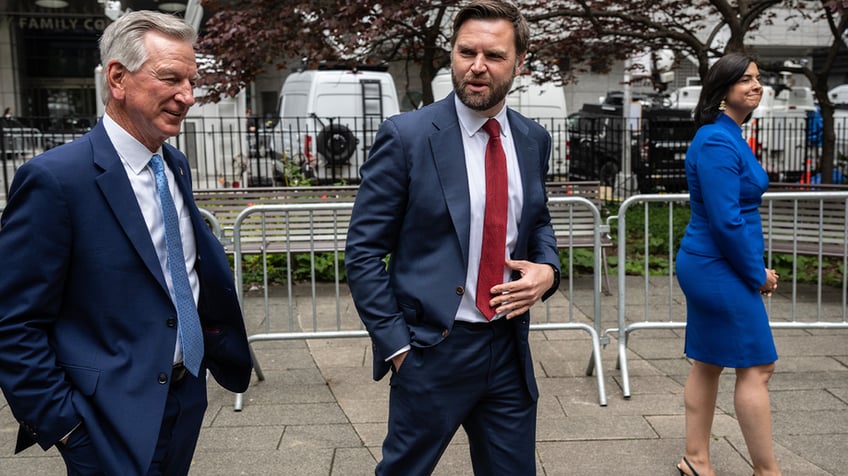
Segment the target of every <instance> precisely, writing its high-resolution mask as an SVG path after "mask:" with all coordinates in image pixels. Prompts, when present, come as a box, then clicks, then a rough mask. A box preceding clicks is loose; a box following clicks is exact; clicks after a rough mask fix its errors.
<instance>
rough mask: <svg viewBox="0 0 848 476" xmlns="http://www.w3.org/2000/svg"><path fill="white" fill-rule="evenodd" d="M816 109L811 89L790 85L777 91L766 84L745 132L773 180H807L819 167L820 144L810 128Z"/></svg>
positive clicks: (749, 142)
mask: <svg viewBox="0 0 848 476" xmlns="http://www.w3.org/2000/svg"><path fill="white" fill-rule="evenodd" d="M815 111H816V105H815V102H814V97H813V93H812V91H811V90H810V88H807V87H791V88H790V87H786V88H783V89H781V90H780V91H779V92H777V93H776V92H775V89H774V88H772V87H771V86H763V97H762V99H761V100H760V105H759V106H758V107H757V109H755V110H754V113H753V115H752V118H751V121H750V122H748V123H747V124H746V125H745V126H744V127H743V134H744V135H745V138H746V139H747V140H748V144H749V145H750V146H751V148H752V150H754V152H755V153H756V154H757V156H758V157H759V158H760V162H761V163H762V165H763V168H765V170H766V171H767V172H768V173H769V175H770V177H771V179H772V180H773V181H781V182H797V181H799V180H804V179H805V177H806V175H807V174H808V172H810V171H812V170H814V169H815V168H816V167H817V160H818V146H817V145H815V144H813V143H811V141H810V136H809V132H810V131H808V126H809V122H810V115H811V114H813V113H815Z"/></svg>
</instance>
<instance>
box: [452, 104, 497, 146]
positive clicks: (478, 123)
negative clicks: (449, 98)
mask: <svg viewBox="0 0 848 476" xmlns="http://www.w3.org/2000/svg"><path fill="white" fill-rule="evenodd" d="M453 101H454V104H455V105H456V116H457V118H458V119H459V125H460V126H461V127H462V130H463V132H465V135H466V136H468V137H471V136H473V135H474V134H476V133H477V131H479V130H480V128H481V127H483V124H485V123H486V121H488V120H489V118H488V117H485V116H481V115H480V113H478V112H477V111H475V110H473V109H471V108H470V107H468V106H466V105H465V104H463V103H462V101H460V100H459V96H457V95H456V94H454V96H453ZM494 119H495V120H497V121H498V124H500V125H501V135H504V131H505V130H506V129H507V127H508V122H507V119H506V104H504V106H503V107H502V108H501V110H500V111H498V113H497V114H495V117H494Z"/></svg>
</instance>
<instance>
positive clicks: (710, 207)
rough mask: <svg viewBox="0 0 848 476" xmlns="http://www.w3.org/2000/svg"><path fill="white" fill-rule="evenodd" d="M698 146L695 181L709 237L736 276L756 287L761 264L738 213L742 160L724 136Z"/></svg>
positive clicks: (762, 278) (762, 274)
mask: <svg viewBox="0 0 848 476" xmlns="http://www.w3.org/2000/svg"><path fill="white" fill-rule="evenodd" d="M702 147H703V149H702V151H701V154H700V160H698V181H699V182H700V186H701V190H703V194H702V195H703V201H704V209H705V211H706V214H707V221H708V223H709V229H710V234H711V235H712V237H713V240H714V241H715V243H716V245H717V246H718V249H719V250H720V251H721V253H722V255H723V256H724V257H725V258H726V259H727V261H728V262H729V263H730V265H731V266H732V267H733V269H734V270H735V271H736V272H737V273H738V274H739V276H741V277H742V278H743V279H744V280H745V282H747V283H748V284H749V285H750V286H751V287H753V288H755V289H756V288H759V287H760V286H761V285H762V284H763V283H764V282H765V265H764V263H763V258H762V254H761V253H759V252H758V251H757V247H756V246H755V243H753V242H752V241H751V239H750V238H749V237H750V236H751V233H750V230H748V224H747V223H746V222H745V219H744V218H743V217H742V213H741V206H740V194H741V176H742V173H743V161H742V157H741V156H740V154H739V151H737V150H736V148H735V147H734V144H733V143H732V142H731V140H730V137H728V136H726V135H724V134H713V135H712V136H711V137H710V138H708V139H706V140H705V141H704V144H703V146H702ZM758 236H761V235H758Z"/></svg>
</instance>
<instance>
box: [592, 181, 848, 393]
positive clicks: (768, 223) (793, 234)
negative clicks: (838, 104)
mask: <svg viewBox="0 0 848 476" xmlns="http://www.w3.org/2000/svg"><path fill="white" fill-rule="evenodd" d="M657 203H659V204H661V205H663V208H664V213H667V214H668V237H667V242H668V243H669V245H670V246H669V249H668V250H666V251H667V254H665V257H666V259H667V260H668V263H669V264H668V267H667V269H668V274H667V275H665V276H658V275H656V274H655V275H654V276H651V273H650V269H649V263H648V256H650V255H651V254H653V255H654V256H656V251H655V250H654V251H653V252H650V251H649V240H650V237H651V230H650V229H649V225H650V223H651V220H650V216H651V214H650V208H651V204H657ZM688 203H689V195H688V194H668V195H636V196H633V197H630V198H628V199H627V200H625V201H624V202H623V203H622V205H621V207H620V208H619V210H618V214H617V215H615V216H611V217H609V218H608V221H611V222H612V221H617V222H618V233H617V234H618V245H619V246H618V263H619V266H618V267H617V273H618V327H615V328H610V329H607V330H605V331H604V336H609V335H611V334H616V336H617V338H618V360H617V363H618V366H619V368H620V371H621V380H622V392H623V396H624V397H625V398H630V393H631V392H630V377H629V371H628V366H627V344H628V338H629V336H630V334H631V333H633V332H635V331H637V330H643V329H681V328H685V327H686V320H685V306H684V302H685V300H684V296H683V293H682V291H681V290H680V288H679V286H678V285H677V281H676V279H675V276H674V261H675V258H676V253H677V249H676V245H675V243H679V241H680V239H681V238H682V235H680V236H675V234H674V229H675V227H674V219H675V210H676V209H680V208H688ZM639 204H641V205H642V206H643V207H644V221H643V228H644V229H643V230H642V234H643V236H644V248H643V250H642V253H641V254H642V255H643V256H644V257H645V259H644V262H643V263H644V268H643V270H642V275H643V282H642V284H643V287H642V290H641V291H642V296H641V298H640V299H641V301H642V303H643V313H642V316H641V317H640V318H635V317H634V316H632V315H631V316H629V315H628V308H627V305H626V304H627V302H628V290H627V281H628V279H627V276H626V273H622V272H621V264H622V263H626V262H627V238H628V229H627V212H628V211H629V210H630V209H631V208H634V207H635V206H636V205H639ZM760 210H761V215H762V220H763V233H764V241H765V247H766V252H767V256H766V261H765V262H764V264H765V266H766V267H771V265H772V260H773V258H774V254H775V253H777V252H780V253H785V254H788V255H790V256H792V262H793V266H795V263H796V262H797V261H798V259H797V258H798V257H799V256H801V255H807V256H814V257H817V258H818V263H819V264H818V281H817V283H816V300H815V307H816V313H815V320H803V319H800V318H799V314H800V313H799V312H798V306H799V291H798V287H799V286H798V279H797V276H796V274H795V272H794V271H795V269H793V273H792V276H783V277H782V279H781V284H782V285H783V286H786V285H787V283H786V280H787V278H788V279H789V280H790V282H789V283H788V284H789V285H790V286H791V293H790V299H791V313H790V315H789V316H785V317H780V318H774V317H771V316H772V312H771V311H772V309H771V302H772V301H771V298H769V300H768V301H767V306H768V310H769V315H770V319H769V322H770V325H771V327H772V328H792V329H848V317H846V309H848V307H846V303H848V287H846V286H848V220H846V218H848V215H846V210H848V192H817V191H801V192H769V193H765V194H764V195H763V206H762V207H761V208H760ZM824 256H831V257H835V259H837V260H840V259H841V268H842V276H841V285H840V286H839V291H838V292H839V294H840V298H839V301H840V302H839V303H838V305H835V306H837V307H839V308H840V310H839V311H836V312H835V313H833V312H832V313H831V314H830V315H825V314H826V313H825V312H823V309H824V306H825V303H824V300H823V290H824V289H825V287H826V285H825V283H824V282H823V280H822V261H823V260H822V258H823V257H824ZM632 279H633V278H632V277H631V280H632ZM652 280H653V283H654V284H656V283H657V280H665V281H667V283H666V284H667V287H668V288H667V293H666V299H667V300H666V301H665V302H664V303H663V302H660V301H659V298H658V297H657V296H655V295H653V294H652V292H653V289H654V288H661V289H662V286H652ZM677 298H679V299H677ZM652 300H653V302H652ZM676 300H677V301H676ZM638 301H639V299H633V300H632V301H631V304H632V302H638ZM831 307H834V304H832V303H831ZM630 309H633V307H631V308H630ZM657 310H660V312H657ZM659 314H663V316H662V318H660V316H659ZM835 314H839V315H835Z"/></svg>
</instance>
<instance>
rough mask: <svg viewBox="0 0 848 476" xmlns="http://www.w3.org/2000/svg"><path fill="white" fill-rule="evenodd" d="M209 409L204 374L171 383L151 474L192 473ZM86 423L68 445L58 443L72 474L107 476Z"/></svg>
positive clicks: (173, 474) (150, 475) (150, 470)
mask: <svg viewBox="0 0 848 476" xmlns="http://www.w3.org/2000/svg"><path fill="white" fill-rule="evenodd" d="M205 412H206V379H205V375H204V374H203V373H201V378H196V377H193V376H192V375H191V374H188V375H186V376H185V378H183V379H182V380H181V381H179V382H177V383H175V384H172V385H171V386H170V388H169V391H168V400H167V403H166V404H165V414H164V416H163V418H162V427H161V429H160V430H159V438H158V440H157V442H156V450H155V452H154V454H153V462H152V463H151V465H150V469H149V471H148V473H147V474H148V476H159V475H161V476H184V475H186V474H188V470H189V467H190V466H191V460H192V457H193V455H194V448H195V445H196V444H197V437H198V436H199V434H200V425H201V423H202V422H203V415H204V413H205ZM85 425H86V423H85V422H83V423H82V424H81V425H80V426H79V427H77V429H75V430H74V431H73V432H72V433H71V435H70V437H69V438H68V442H67V445H62V444H61V443H60V444H57V445H56V446H57V448H58V449H59V453H60V454H61V455H62V458H63V459H64V461H65V466H66V467H67V470H68V476H101V475H104V472H103V471H102V469H101V468H100V465H99V464H98V457H97V454H96V453H95V451H94V446H93V445H92V444H91V440H90V438H89V435H88V431H87V430H86V427H85ZM110 476H111V475H110Z"/></svg>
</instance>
